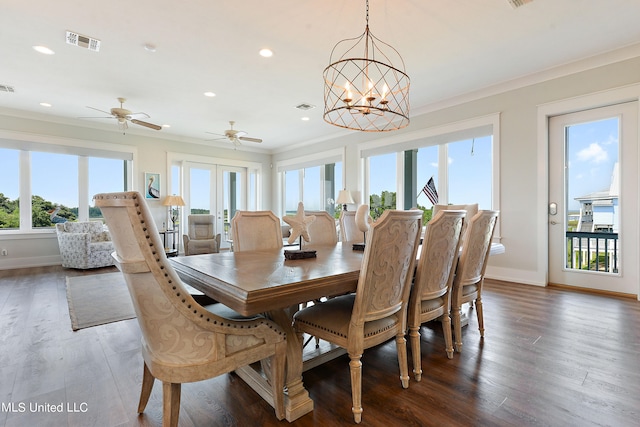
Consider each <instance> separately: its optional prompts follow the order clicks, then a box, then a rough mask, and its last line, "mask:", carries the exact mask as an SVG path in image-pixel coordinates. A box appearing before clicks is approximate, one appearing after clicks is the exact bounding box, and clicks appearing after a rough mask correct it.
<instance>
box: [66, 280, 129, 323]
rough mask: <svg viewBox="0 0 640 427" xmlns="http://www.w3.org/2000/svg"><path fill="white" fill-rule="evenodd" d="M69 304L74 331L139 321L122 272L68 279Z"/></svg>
mask: <svg viewBox="0 0 640 427" xmlns="http://www.w3.org/2000/svg"><path fill="white" fill-rule="evenodd" d="M67 302H68V303H69V316H70V317H71V328H72V329H73V330H74V331H77V330H78V329H83V328H89V327H91V326H97V325H104V324H105V323H111V322H118V321H120V320H126V319H133V318H135V317H136V313H135V311H134V309H133V304H132V303H131V297H130V296H129V290H128V289H127V284H126V283H125V281H124V277H123V276H122V273H120V272H117V273H104V274H93V275H89V276H73V277H69V276H67Z"/></svg>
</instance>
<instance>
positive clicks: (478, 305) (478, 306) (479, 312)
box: [476, 296, 484, 338]
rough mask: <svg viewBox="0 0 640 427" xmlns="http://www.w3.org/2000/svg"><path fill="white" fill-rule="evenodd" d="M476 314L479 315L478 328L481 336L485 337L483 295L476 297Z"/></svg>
mask: <svg viewBox="0 0 640 427" xmlns="http://www.w3.org/2000/svg"><path fill="white" fill-rule="evenodd" d="M476 316H478V330H479V331H480V336H481V337H482V338H484V316H483V313H482V297H480V296H479V297H478V298H477V299H476Z"/></svg>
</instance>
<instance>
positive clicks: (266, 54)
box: [260, 48, 273, 58]
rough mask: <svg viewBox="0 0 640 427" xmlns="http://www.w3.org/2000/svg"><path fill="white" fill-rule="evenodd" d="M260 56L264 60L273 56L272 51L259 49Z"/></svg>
mask: <svg viewBox="0 0 640 427" xmlns="http://www.w3.org/2000/svg"><path fill="white" fill-rule="evenodd" d="M260 56H262V57H264V58H271V57H272V56H273V51H272V50H271V49H267V48H265V49H260Z"/></svg>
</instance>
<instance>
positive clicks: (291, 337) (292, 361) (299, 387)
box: [268, 306, 313, 422]
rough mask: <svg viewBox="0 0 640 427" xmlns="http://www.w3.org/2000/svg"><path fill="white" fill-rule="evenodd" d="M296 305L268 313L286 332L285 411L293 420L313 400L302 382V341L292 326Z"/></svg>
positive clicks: (299, 415)
mask: <svg viewBox="0 0 640 427" xmlns="http://www.w3.org/2000/svg"><path fill="white" fill-rule="evenodd" d="M297 310H298V307H297V306H296V307H291V308H289V309H283V310H275V311H270V312H269V313H268V316H269V318H271V320H273V321H274V322H276V323H277V324H278V325H279V326H280V327H281V328H282V329H284V331H285V332H286V333H287V368H286V378H285V387H286V395H285V401H284V402H285V413H286V418H287V421H289V422H291V421H294V420H296V419H298V418H300V417H301V416H303V415H305V414H307V413H309V412H311V411H313V400H311V398H310V397H309V392H307V389H305V388H304V384H303V383H302V342H301V341H300V337H299V336H298V335H297V334H296V333H295V331H294V330H293V326H292V321H293V313H295V312H296V311H297Z"/></svg>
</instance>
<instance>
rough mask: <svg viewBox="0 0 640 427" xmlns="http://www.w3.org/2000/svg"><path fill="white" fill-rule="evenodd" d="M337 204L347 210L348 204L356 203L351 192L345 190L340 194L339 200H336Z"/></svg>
mask: <svg viewBox="0 0 640 427" xmlns="http://www.w3.org/2000/svg"><path fill="white" fill-rule="evenodd" d="M336 203H338V204H340V205H342V210H345V211H346V210H347V203H355V202H354V201H353V197H351V193H350V192H349V190H347V189H344V190H340V193H338V200H336Z"/></svg>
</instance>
